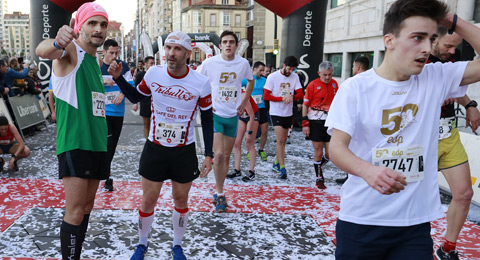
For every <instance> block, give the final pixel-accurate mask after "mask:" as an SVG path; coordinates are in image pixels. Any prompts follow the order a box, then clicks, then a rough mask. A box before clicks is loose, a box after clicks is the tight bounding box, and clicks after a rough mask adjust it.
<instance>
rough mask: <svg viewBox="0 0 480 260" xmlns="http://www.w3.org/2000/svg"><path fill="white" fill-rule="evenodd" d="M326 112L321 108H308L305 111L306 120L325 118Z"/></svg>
mask: <svg viewBox="0 0 480 260" xmlns="http://www.w3.org/2000/svg"><path fill="white" fill-rule="evenodd" d="M327 115H328V113H327V112H325V111H323V110H316V109H312V108H309V109H308V112H307V116H308V120H327Z"/></svg>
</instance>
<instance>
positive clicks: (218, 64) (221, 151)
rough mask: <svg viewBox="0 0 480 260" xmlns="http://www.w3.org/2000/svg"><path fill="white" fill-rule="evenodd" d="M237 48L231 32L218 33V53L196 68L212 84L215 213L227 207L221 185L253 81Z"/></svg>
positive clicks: (248, 66)
mask: <svg viewBox="0 0 480 260" xmlns="http://www.w3.org/2000/svg"><path fill="white" fill-rule="evenodd" d="M237 47H238V38H237V35H236V34H235V33H234V32H232V31H224V32H222V34H221V35H220V50H221V51H222V54H221V55H217V56H213V57H212V58H209V59H206V60H205V61H204V62H203V63H202V65H200V66H199V67H198V68H197V71H198V72H199V73H201V74H203V75H205V76H207V77H208V78H209V80H210V84H211V86H212V102H213V122H214V131H215V134H214V138H213V152H214V154H215V160H214V167H213V169H214V173H215V184H216V193H215V194H214V195H213V202H214V203H215V211H216V212H225V211H226V210H227V205H228V204H227V200H226V198H225V194H224V192H223V185H224V183H225V178H226V177H227V173H228V167H229V162H230V154H231V153H232V149H233V145H234V143H235V137H236V133H237V124H238V115H241V114H243V113H244V111H245V107H246V106H247V103H248V101H249V100H250V95H251V94H252V90H253V85H254V83H255V82H254V80H253V74H252V69H251V68H250V65H249V64H248V61H247V60H246V59H244V58H242V57H240V56H238V55H236V54H235V50H236V49H237ZM244 78H246V79H247V81H248V83H247V87H246V89H245V95H242V79H244Z"/></svg>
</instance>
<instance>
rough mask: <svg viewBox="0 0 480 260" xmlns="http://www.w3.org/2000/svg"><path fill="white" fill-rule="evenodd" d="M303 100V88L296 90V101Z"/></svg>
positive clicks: (294, 97)
mask: <svg viewBox="0 0 480 260" xmlns="http://www.w3.org/2000/svg"><path fill="white" fill-rule="evenodd" d="M302 98H303V90H302V89H301V88H299V89H297V90H295V96H293V99H294V100H300V99H302Z"/></svg>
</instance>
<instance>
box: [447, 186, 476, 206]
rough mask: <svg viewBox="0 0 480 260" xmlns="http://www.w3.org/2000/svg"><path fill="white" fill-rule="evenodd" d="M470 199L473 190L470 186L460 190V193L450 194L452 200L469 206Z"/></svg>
mask: <svg viewBox="0 0 480 260" xmlns="http://www.w3.org/2000/svg"><path fill="white" fill-rule="evenodd" d="M472 197H473V189H472V187H471V186H469V187H468V188H467V189H461V190H460V191H457V192H452V200H454V201H456V202H458V203H462V204H468V205H470V202H471V201H472Z"/></svg>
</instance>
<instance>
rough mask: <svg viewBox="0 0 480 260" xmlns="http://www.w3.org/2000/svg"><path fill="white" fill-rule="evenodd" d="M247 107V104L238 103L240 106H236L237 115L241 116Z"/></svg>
mask: <svg viewBox="0 0 480 260" xmlns="http://www.w3.org/2000/svg"><path fill="white" fill-rule="evenodd" d="M246 100H247V101H248V99H246ZM246 106H247V103H246V102H243V101H242V103H240V106H238V108H237V114H238V115H239V116H241V115H243V113H244V112H245V107H246Z"/></svg>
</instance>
